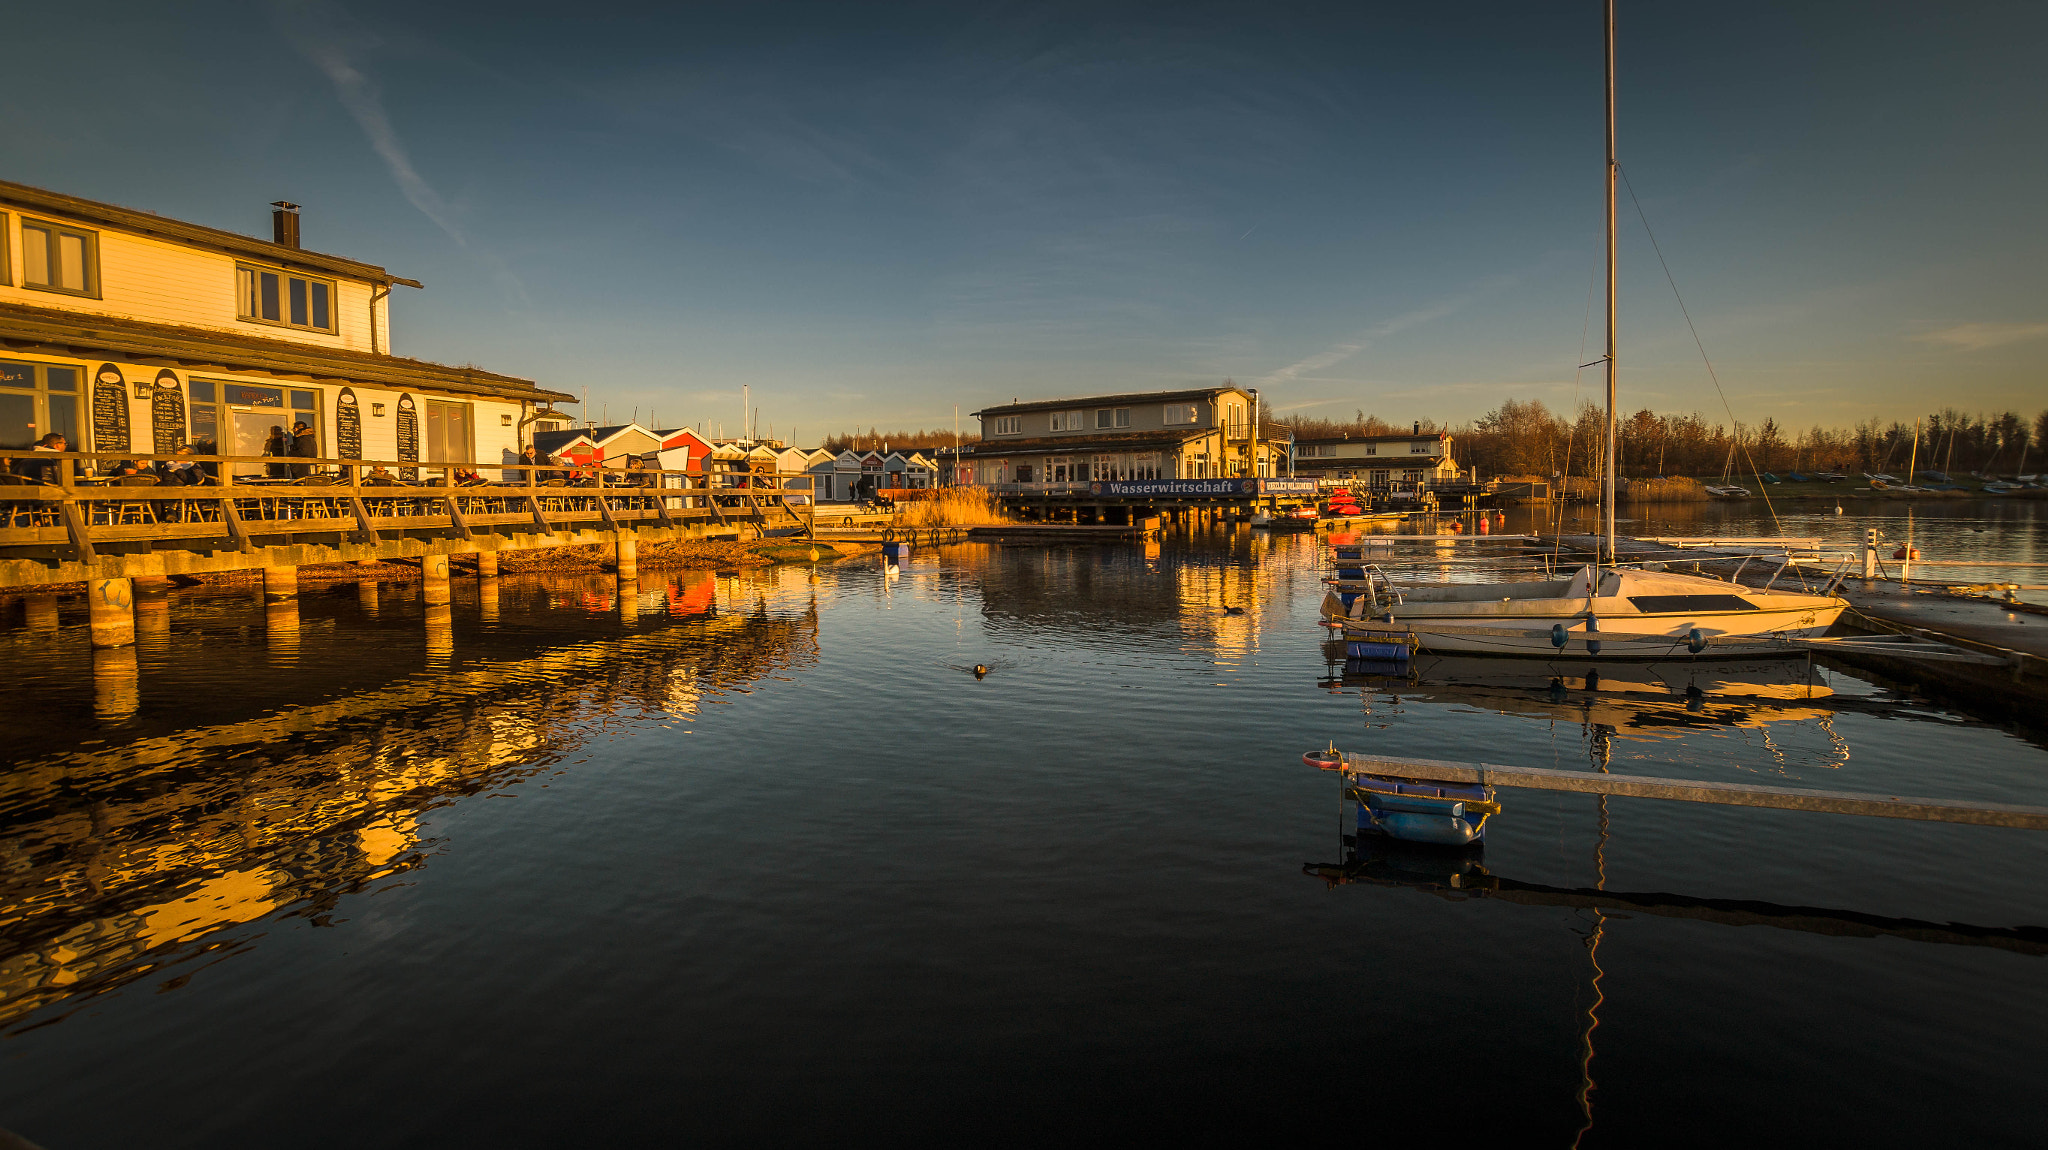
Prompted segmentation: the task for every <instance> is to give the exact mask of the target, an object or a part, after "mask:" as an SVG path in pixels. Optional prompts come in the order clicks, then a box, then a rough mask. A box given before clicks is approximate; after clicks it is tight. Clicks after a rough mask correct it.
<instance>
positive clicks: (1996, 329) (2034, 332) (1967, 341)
mask: <svg viewBox="0 0 2048 1150" xmlns="http://www.w3.org/2000/svg"><path fill="white" fill-rule="evenodd" d="M2042 336H2048V323H1959V324H1957V325H1955V326H1954V327H1945V328H1941V329H1939V330H1937V331H1930V332H1926V333H1924V334H1921V335H1916V336H1914V337H1913V338H1914V339H1916V340H1919V341H1920V342H1921V343H1938V344H1941V345H1942V346H1944V347H1952V348H1956V349H1958V350H1960V351H1983V350H1985V349H1986V348H1992V347H2004V346H2005V345H2006V344H2009V343H2025V342H2026V341H2028V340H2032V339H2040V338H2041V337H2042Z"/></svg>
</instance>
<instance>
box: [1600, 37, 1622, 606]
mask: <svg viewBox="0 0 2048 1150" xmlns="http://www.w3.org/2000/svg"><path fill="white" fill-rule="evenodd" d="M1620 171H1621V162H1620V160H1618V159H1617V158H1616V157H1615V152H1614V0H1607V474H1606V476H1605V479H1604V481H1603V490H1602V495H1603V496H1604V498H1602V499H1601V506H1602V510H1603V512H1604V513H1605V514H1606V517H1607V562H1608V564H1609V565H1610V566H1611V565H1613V564H1614V563H1615V562H1616V560H1617V559H1618V558H1619V557H1618V556H1617V555H1616V554H1615V552H1614V504H1615V496H1616V494H1617V492H1616V490H1615V481H1614V476H1615V467H1614V372H1615V368H1614V322H1615V312H1616V309H1615V281H1616V276H1615V243H1614V239H1615V236H1614V184H1615V179H1616V177H1617V176H1618V175H1619V173H1620Z"/></svg>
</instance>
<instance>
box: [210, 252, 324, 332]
mask: <svg viewBox="0 0 2048 1150" xmlns="http://www.w3.org/2000/svg"><path fill="white" fill-rule="evenodd" d="M334 296H335V291H334V284H333V282H332V281H329V280H322V279H314V278H312V277H310V276H302V275H294V274H292V273H290V272H285V271H280V270H278V269H277V268H266V267H263V266H261V265H258V264H236V265H235V300H236V304H237V307H238V308H239V310H240V313H241V317H242V318H243V319H246V320H250V321H252V322H254V323H274V324H277V325H279V326H281V327H296V328H300V329H303V330H305V331H324V332H328V333H330V334H332V333H333V331H334Z"/></svg>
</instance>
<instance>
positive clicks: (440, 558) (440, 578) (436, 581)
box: [420, 555, 448, 607]
mask: <svg viewBox="0 0 2048 1150" xmlns="http://www.w3.org/2000/svg"><path fill="white" fill-rule="evenodd" d="M420 574H421V576H422V579H421V583H420V597H421V598H422V599H424V600H425V601H426V604H427V606H429V607H446V606H447V605H448V557H447V556H446V555H423V556H421V557H420Z"/></svg>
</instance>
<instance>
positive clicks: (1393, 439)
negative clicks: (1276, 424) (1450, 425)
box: [1294, 431, 1451, 447]
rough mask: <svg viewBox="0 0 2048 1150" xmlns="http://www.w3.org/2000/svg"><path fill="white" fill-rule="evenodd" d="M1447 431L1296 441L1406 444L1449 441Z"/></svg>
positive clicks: (1301, 440) (1306, 444)
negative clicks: (1415, 441) (1420, 440)
mask: <svg viewBox="0 0 2048 1150" xmlns="http://www.w3.org/2000/svg"><path fill="white" fill-rule="evenodd" d="M1449 438H1451V433H1450V432H1448V431H1404V432H1402V433H1401V434H1399V435H1319V436H1317V437H1315V438H1314V439H1297V440H1295V441H1294V442H1295V443H1296V444H1297V445H1299V446H1303V447H1306V446H1309V445H1310V444H1316V445H1321V444H1325V443H1406V442H1407V441H1409V440H1411V439H1449Z"/></svg>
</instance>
